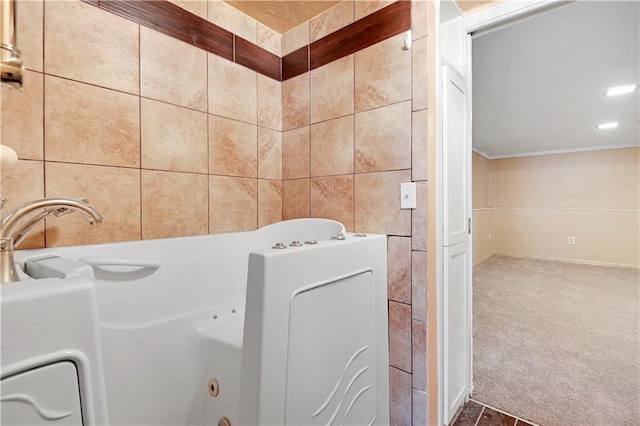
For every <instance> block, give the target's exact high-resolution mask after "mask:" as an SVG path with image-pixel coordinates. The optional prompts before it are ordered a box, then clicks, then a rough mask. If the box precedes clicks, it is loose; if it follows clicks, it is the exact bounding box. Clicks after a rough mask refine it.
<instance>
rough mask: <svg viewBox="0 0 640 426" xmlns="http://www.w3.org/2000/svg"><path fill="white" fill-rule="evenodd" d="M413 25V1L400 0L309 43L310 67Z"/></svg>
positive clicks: (327, 61) (320, 64)
mask: <svg viewBox="0 0 640 426" xmlns="http://www.w3.org/2000/svg"><path fill="white" fill-rule="evenodd" d="M409 29H411V2H410V1H407V0H400V1H398V2H396V3H392V4H390V5H389V6H387V7H385V8H383V9H380V10H379V11H377V12H374V13H372V14H371V15H368V16H365V17H364V18H362V19H360V20H358V21H356V22H354V23H352V24H350V25H348V26H346V27H344V28H342V29H340V30H338V31H336V32H334V33H331V34H329V35H327V36H325V37H323V38H321V39H320V40H317V41H315V42H313V43H311V44H310V45H309V48H310V55H309V56H310V59H309V65H310V70H313V69H316V68H318V67H321V66H323V65H326V64H328V63H329V62H333V61H335V60H337V59H340V58H344V57H345V56H348V55H350V54H352V53H355V52H357V51H359V50H362V49H365V48H367V47H369V46H372V45H374V44H376V43H378V42H381V41H383V40H386V39H387V38H389V37H392V36H394V35H397V34H400V33H402V32H403V31H407V30H409Z"/></svg>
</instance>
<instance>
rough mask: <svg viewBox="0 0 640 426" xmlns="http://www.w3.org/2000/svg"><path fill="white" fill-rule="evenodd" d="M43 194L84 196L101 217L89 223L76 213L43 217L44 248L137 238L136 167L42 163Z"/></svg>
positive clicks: (138, 177)
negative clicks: (45, 236)
mask: <svg viewBox="0 0 640 426" xmlns="http://www.w3.org/2000/svg"><path fill="white" fill-rule="evenodd" d="M45 182H46V194H45V195H46V196H47V197H69V198H80V199H82V198H87V199H88V200H89V204H91V205H92V206H93V207H94V208H95V209H96V210H98V211H99V212H100V214H102V216H103V217H104V222H103V223H101V224H98V225H94V226H90V225H89V224H88V223H87V222H86V221H85V220H84V219H83V218H82V216H80V215H79V214H70V215H66V216H63V217H59V218H54V219H51V220H47V225H46V227H47V247H53V246H68V245H76V244H93V243H102V242H115V241H133V240H139V239H140V170H138V169H125V168H120V167H103V166H87V165H83V164H63V163H49V162H47V163H45Z"/></svg>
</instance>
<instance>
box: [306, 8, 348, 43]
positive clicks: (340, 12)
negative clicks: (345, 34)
mask: <svg viewBox="0 0 640 426" xmlns="http://www.w3.org/2000/svg"><path fill="white" fill-rule="evenodd" d="M353 3H354V1H353V0H344V1H342V2H340V3H338V4H337V5H335V6H333V7H332V8H331V9H329V10H327V11H325V12H323V13H321V14H320V15H318V16H316V17H315V18H313V19H311V20H310V21H309V42H311V43H313V42H314V41H316V40H319V39H321V38H322V37H324V36H326V35H328V34H331V33H332V32H335V31H337V30H339V29H340V28H342V27H346V26H347V25H349V24H350V23H352V22H353V8H354V6H353Z"/></svg>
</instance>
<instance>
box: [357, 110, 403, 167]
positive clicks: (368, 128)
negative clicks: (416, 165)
mask: <svg viewBox="0 0 640 426" xmlns="http://www.w3.org/2000/svg"><path fill="white" fill-rule="evenodd" d="M409 168H411V102H410V101H407V102H402V103H400V104H395V105H390V106H387V107H384V108H378V109H374V110H371V111H366V112H362V113H359V114H356V118H355V169H356V173H366V172H377V171H384V170H400V169H409Z"/></svg>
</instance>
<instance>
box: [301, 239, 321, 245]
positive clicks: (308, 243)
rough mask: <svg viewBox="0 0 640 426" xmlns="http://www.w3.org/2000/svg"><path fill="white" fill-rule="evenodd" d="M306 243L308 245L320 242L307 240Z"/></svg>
mask: <svg viewBox="0 0 640 426" xmlns="http://www.w3.org/2000/svg"><path fill="white" fill-rule="evenodd" d="M304 243H305V244H307V245H311V244H318V242H317V241H316V240H307V241H305V242H304Z"/></svg>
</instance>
